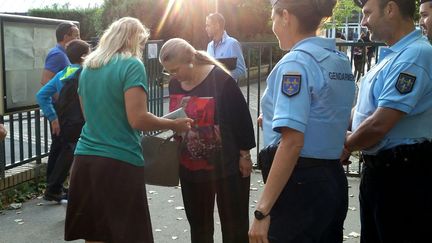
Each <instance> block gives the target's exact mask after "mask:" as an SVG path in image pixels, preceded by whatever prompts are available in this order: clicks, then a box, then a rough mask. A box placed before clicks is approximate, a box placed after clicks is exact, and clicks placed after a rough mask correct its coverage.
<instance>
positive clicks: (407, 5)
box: [379, 0, 416, 19]
mask: <svg viewBox="0 0 432 243" xmlns="http://www.w3.org/2000/svg"><path fill="white" fill-rule="evenodd" d="M379 2H380V8H381V9H384V7H385V6H386V5H387V3H389V2H395V3H396V5H398V7H399V11H400V13H401V15H402V17H404V18H411V19H413V18H414V15H415V12H416V1H413V0H379Z"/></svg>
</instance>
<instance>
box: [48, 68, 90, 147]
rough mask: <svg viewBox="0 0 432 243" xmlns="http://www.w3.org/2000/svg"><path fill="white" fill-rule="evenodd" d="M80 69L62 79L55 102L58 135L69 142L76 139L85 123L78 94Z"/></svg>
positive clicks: (73, 141) (74, 141)
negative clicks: (58, 124)
mask: <svg viewBox="0 0 432 243" xmlns="http://www.w3.org/2000/svg"><path fill="white" fill-rule="evenodd" d="M81 70H82V68H80V69H78V70H77V71H76V72H75V73H74V74H73V75H71V76H70V77H68V78H67V79H65V80H62V81H63V82H64V85H63V88H62V89H61V90H60V94H59V97H58V100H57V101H56V103H55V108H56V112H57V117H58V119H59V123H60V137H61V138H63V139H64V140H65V141H66V142H70V143H76V142H77V141H78V139H79V137H80V134H81V130H82V127H83V126H84V123H85V120H84V116H83V114H82V111H81V105H80V100H79V96H78V80H79V76H80V74H81Z"/></svg>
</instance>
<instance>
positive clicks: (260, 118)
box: [257, 113, 263, 128]
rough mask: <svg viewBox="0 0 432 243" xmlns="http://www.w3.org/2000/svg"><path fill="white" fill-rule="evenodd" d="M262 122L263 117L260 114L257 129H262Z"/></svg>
mask: <svg viewBox="0 0 432 243" xmlns="http://www.w3.org/2000/svg"><path fill="white" fill-rule="evenodd" d="M262 120H263V115H262V113H261V114H260V115H259V116H258V118H257V123H258V127H261V128H262Z"/></svg>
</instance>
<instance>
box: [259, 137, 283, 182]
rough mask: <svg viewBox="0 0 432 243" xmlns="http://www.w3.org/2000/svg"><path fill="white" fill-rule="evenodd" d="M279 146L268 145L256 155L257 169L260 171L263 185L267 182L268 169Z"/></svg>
mask: <svg viewBox="0 0 432 243" xmlns="http://www.w3.org/2000/svg"><path fill="white" fill-rule="evenodd" d="M278 145H279V144H270V145H268V146H267V147H265V148H263V149H261V151H260V152H259V153H258V169H260V170H261V174H262V177H263V181H264V183H266V182H267V177H268V174H269V172H270V168H271V166H272V163H273V159H274V156H275V154H276V150H277V149H278Z"/></svg>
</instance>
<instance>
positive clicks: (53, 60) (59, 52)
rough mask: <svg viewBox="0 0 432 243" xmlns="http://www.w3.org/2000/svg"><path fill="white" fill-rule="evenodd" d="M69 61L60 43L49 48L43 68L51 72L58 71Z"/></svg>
mask: <svg viewBox="0 0 432 243" xmlns="http://www.w3.org/2000/svg"><path fill="white" fill-rule="evenodd" d="M70 64H71V63H70V61H69V58H68V57H67V55H66V50H65V49H64V47H63V46H61V45H60V44H56V46H55V47H53V48H51V50H50V51H49V52H48V55H47V57H46V58H45V67H44V68H45V69H46V70H48V71H51V72H53V73H58V72H60V71H61V70H63V69H64V68H65V67H67V66H69V65H70Z"/></svg>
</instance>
